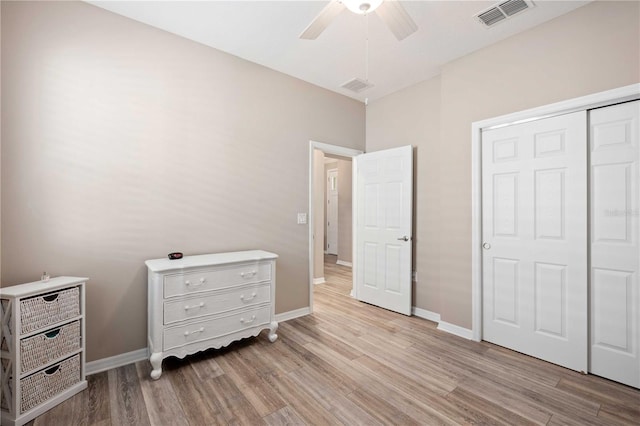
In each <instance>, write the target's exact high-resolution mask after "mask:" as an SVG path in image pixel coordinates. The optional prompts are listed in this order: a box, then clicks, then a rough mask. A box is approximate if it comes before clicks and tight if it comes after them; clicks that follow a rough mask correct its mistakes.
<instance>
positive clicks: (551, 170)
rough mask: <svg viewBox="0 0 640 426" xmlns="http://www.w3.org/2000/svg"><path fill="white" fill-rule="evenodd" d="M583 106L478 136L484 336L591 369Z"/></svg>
mask: <svg viewBox="0 0 640 426" xmlns="http://www.w3.org/2000/svg"><path fill="white" fill-rule="evenodd" d="M586 126H587V125H586V112H585V111H582V112H577V113H573V114H567V115H562V116H558V117H553V118H548V119H544V120H537V121H533V122H529V123H524V124H519V125H513V126H508V127H503V128H498V129H493V130H489V131H485V132H484V133H483V135H482V205H483V207H482V227H483V248H484V250H483V265H482V267H483V281H482V288H483V290H482V297H483V321H482V322H483V337H484V339H485V340H487V341H490V342H493V343H496V344H498V345H501V346H506V347H509V348H511V349H514V350H516V351H519V352H523V353H525V354H528V355H531V356H535V357H537V358H541V359H544V360H547V361H550V362H553V363H556V364H559V365H562V366H565V367H568V368H571V369H574V370H578V371H584V372H586V371H587V350H586V348H587V343H588V342H587V159H586V154H587V146H586V145H587V143H586Z"/></svg>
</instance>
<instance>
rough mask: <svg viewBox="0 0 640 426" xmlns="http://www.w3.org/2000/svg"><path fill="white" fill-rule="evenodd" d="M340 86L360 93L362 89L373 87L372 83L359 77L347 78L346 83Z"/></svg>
mask: <svg viewBox="0 0 640 426" xmlns="http://www.w3.org/2000/svg"><path fill="white" fill-rule="evenodd" d="M340 87H342V88H343V89H347V90H351V91H352V92H356V93H360V92H362V91H363V90H367V89H369V88H370V87H373V84H371V83H369V82H368V81H364V80H361V79H359V78H354V79H353V80H349V81H347V82H346V83H344V84H342V85H341V86H340Z"/></svg>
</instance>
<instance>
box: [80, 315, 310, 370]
mask: <svg viewBox="0 0 640 426" xmlns="http://www.w3.org/2000/svg"><path fill="white" fill-rule="evenodd" d="M310 313H311V311H310V310H309V308H308V307H307V308H300V309H296V310H293V311H289V312H283V313H281V314H278V315H276V321H278V322H284V321H288V320H291V319H294V318H298V317H303V316H305V315H309V314H310ZM148 358H149V351H148V349H147V348H142V349H138V350H136V351H131V352H127V353H124V354H120V355H114V356H110V357H108V358H102V359H98V360H96V361H90V362H87V365H86V369H85V371H86V375H87V376H90V375H92V374H96V373H102V372H103V371H107V370H111V369H112V368H118V367H122V366H123V365H128V364H133V363H135V362H138V361H142V360H145V359H148Z"/></svg>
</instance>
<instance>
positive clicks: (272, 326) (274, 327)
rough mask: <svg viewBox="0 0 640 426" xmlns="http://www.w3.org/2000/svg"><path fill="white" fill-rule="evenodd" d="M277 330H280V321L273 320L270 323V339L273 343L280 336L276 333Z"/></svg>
mask: <svg viewBox="0 0 640 426" xmlns="http://www.w3.org/2000/svg"><path fill="white" fill-rule="evenodd" d="M277 330H278V323H277V322H275V321H271V324H269V341H270V342H271V343H273V342H275V341H276V339H277V338H278V335H277V334H276V331H277Z"/></svg>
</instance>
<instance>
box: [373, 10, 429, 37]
mask: <svg viewBox="0 0 640 426" xmlns="http://www.w3.org/2000/svg"><path fill="white" fill-rule="evenodd" d="M375 12H376V13H377V14H378V16H379V17H380V19H382V20H383V21H384V23H385V24H387V27H389V29H390V30H391V32H392V33H393V35H395V36H396V38H397V39H398V40H404V39H405V38H407V37H409V36H410V35H411V34H413V33H415V32H416V31H418V25H416V23H415V22H414V21H413V19H411V16H409V14H408V13H407V11H406V10H405V9H404V7H403V6H402V4H400V2H399V1H396V0H385V1H383V2H382V4H381V5H380V6H379V7H378V8H377V9H376V10H375Z"/></svg>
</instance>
